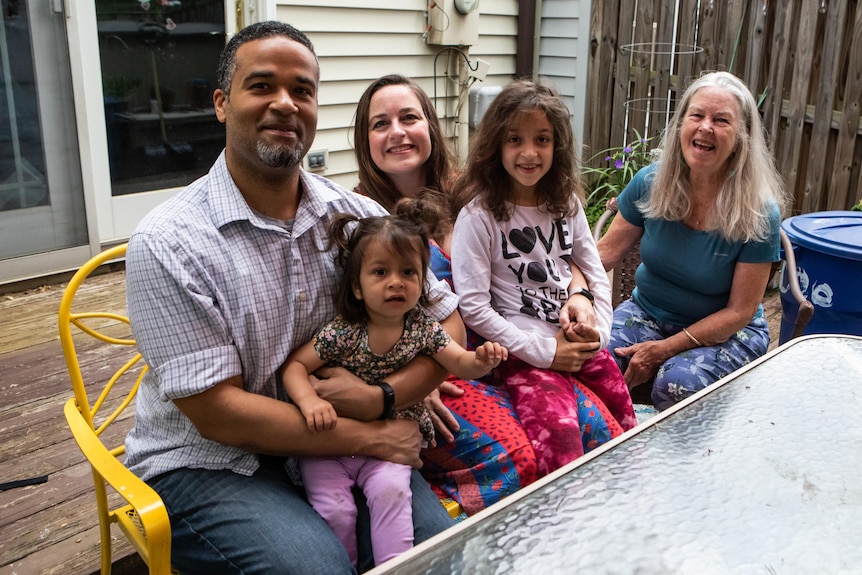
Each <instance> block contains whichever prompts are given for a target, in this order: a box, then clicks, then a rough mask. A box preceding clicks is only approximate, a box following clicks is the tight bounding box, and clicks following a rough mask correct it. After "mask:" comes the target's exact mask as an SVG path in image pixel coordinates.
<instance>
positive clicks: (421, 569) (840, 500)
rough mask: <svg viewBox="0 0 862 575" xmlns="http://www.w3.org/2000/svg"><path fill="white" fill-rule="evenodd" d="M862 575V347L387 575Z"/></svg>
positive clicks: (758, 381)
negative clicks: (796, 574) (515, 574)
mask: <svg viewBox="0 0 862 575" xmlns="http://www.w3.org/2000/svg"><path fill="white" fill-rule="evenodd" d="M815 572H816V573H829V574H836V573H862V338H860V337H854V336H829V335H827V336H824V335H815V336H807V337H803V338H799V339H796V340H793V341H790V342H788V343H787V344H785V345H783V346H780V347H779V348H778V349H776V350H775V351H773V352H771V353H770V354H768V355H766V356H764V357H763V358H761V359H760V360H758V361H756V362H754V363H752V364H751V365H749V366H747V367H745V368H743V369H742V370H739V371H737V372H736V373H734V374H731V375H730V376H728V377H727V378H725V379H723V380H721V381H720V382H718V383H716V384H715V385H714V386H712V387H711V388H709V389H707V390H704V391H703V392H701V393H699V394H697V395H695V396H693V397H691V398H689V399H688V400H686V401H685V402H683V403H681V404H679V405H678V406H675V407H674V408H672V409H670V410H668V411H666V412H663V413H662V414H660V415H658V416H656V417H654V418H653V419H651V420H649V421H648V422H646V423H645V424H643V425H641V426H639V427H637V428H636V429H634V430H632V431H630V432H629V433H627V434H625V435H623V436H622V437H620V438H618V439H617V440H615V441H613V442H611V443H609V444H607V445H605V446H603V447H602V448H599V449H598V450H596V451H595V452H592V453H590V454H588V455H587V456H585V457H583V458H581V459H580V460H578V461H575V462H573V463H571V464H569V465H568V466H566V467H564V468H563V469H561V470H559V471H558V472H556V473H555V474H553V475H550V476H548V477H546V478H544V479H543V480H540V481H539V482H537V483H535V484H533V485H531V486H530V487H527V488H525V489H523V490H521V491H520V492H518V493H517V494H515V495H512V496H510V497H508V498H507V499H505V500H504V501H502V502H500V503H498V504H496V505H494V506H492V507H490V508H488V509H486V510H485V511H483V512H482V513H479V514H478V515H476V516H474V517H471V518H470V519H468V520H466V521H464V522H462V523H459V524H458V525H456V526H455V527H453V528H451V529H449V530H448V531H446V532H445V533H443V534H441V535H438V536H437V537H436V538H434V539H432V540H430V541H427V542H426V543H423V544H421V545H419V546H417V547H416V548H415V549H413V550H412V551H410V552H409V553H405V554H403V555H402V556H400V557H398V558H396V559H394V560H392V561H390V562H388V563H386V564H384V565H382V566H380V567H379V568H377V569H376V570H374V571H373V573H375V574H376V573H398V574H402V573H403V574H410V575H415V574H418V573H446V574H448V573H464V574H471V575H473V574H478V575H481V574H492V573H500V574H503V573H507V574H508V573H540V574H542V575H551V574H556V573H583V574H587V573H589V574H593V573H614V574H635V573H637V574H661V575H666V574H670V573H685V574H689V573H692V574H698V575H710V574H724V573H739V574H746V575H749V574H754V575H756V574H761V573H763V574H775V573H815Z"/></svg>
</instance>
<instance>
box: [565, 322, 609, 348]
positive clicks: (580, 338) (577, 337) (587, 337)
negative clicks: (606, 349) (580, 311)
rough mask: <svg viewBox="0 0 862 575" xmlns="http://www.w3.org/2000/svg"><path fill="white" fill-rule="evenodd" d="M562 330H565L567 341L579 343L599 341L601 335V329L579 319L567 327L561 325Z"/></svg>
mask: <svg viewBox="0 0 862 575" xmlns="http://www.w3.org/2000/svg"><path fill="white" fill-rule="evenodd" d="M560 331H562V332H563V337H565V338H566V341H572V342H578V343H587V342H595V341H599V340H600V337H601V336H600V335H599V330H597V329H596V328H595V327H593V326H590V325H587V324H585V323H581V322H579V321H577V322H572V323H569V325H567V326H566V327H561V328H560Z"/></svg>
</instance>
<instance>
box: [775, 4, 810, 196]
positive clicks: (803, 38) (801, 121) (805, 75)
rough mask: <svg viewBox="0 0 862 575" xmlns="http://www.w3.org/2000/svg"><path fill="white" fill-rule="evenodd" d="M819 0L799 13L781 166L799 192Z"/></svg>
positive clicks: (788, 180)
mask: <svg viewBox="0 0 862 575" xmlns="http://www.w3.org/2000/svg"><path fill="white" fill-rule="evenodd" d="M817 10H818V5H817V3H816V2H811V1H807V2H803V4H802V10H801V11H800V14H799V29H798V31H797V34H796V35H795V36H794V37H795V39H796V43H795V52H796V54H795V59H794V67H793V82H792V83H791V87H790V116H789V117H788V120H787V134H786V135H787V138H786V139H785V140H784V143H783V146H782V149H781V152H780V155H779V157H778V167H779V169H780V171H781V173H782V174H783V175H784V181H785V184H786V185H787V189H788V190H791V191H792V192H794V196H795V195H796V193H795V192H796V179H797V176H798V174H799V171H800V170H799V168H800V166H799V161H800V157H802V156H801V155H800V148H801V144H802V137H803V130H804V129H805V106H806V103H807V96H808V90H809V82H810V73H811V64H812V58H813V54H814V38H815V33H814V32H815V30H814V28H815V27H816V25H817Z"/></svg>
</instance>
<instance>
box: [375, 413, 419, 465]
mask: <svg viewBox="0 0 862 575" xmlns="http://www.w3.org/2000/svg"><path fill="white" fill-rule="evenodd" d="M380 423H382V424H384V426H385V427H384V428H383V430H382V431H381V432H378V433H377V439H378V443H377V445H376V446H375V448H374V451H373V456H374V457H376V458H377V459H383V460H385V461H391V462H392V463H402V464H404V465H409V466H410V467H414V468H416V469H419V468H420V467H422V459H421V458H420V457H419V450H420V449H421V448H422V432H420V431H419V424H418V423H417V422H416V421H415V420H413V419H387V420H385V421H381V422H380Z"/></svg>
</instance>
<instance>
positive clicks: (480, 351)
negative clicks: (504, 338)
mask: <svg viewBox="0 0 862 575" xmlns="http://www.w3.org/2000/svg"><path fill="white" fill-rule="evenodd" d="M508 358H509V351H508V350H507V349H506V348H505V347H503V346H502V345H500V344H499V343H497V342H496V341H494V342H491V341H486V342H485V343H483V344H482V345H480V346H479V347H477V348H476V365H478V366H481V367H482V368H483V369H485V370H487V371H490V370H492V369H493V368H495V367H497V366H498V365H500V362H501V361H505V360H507V359H508Z"/></svg>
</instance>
